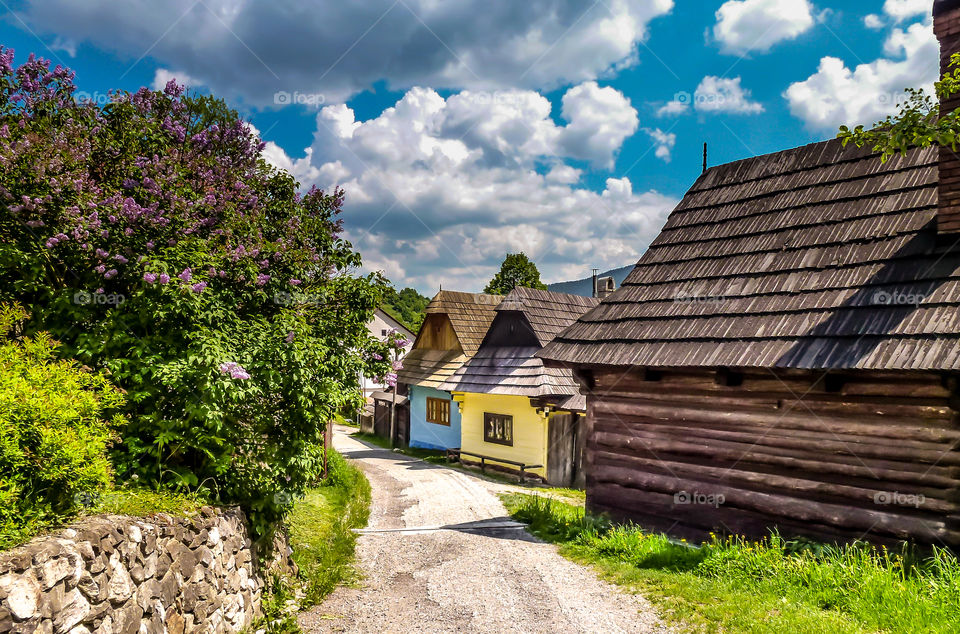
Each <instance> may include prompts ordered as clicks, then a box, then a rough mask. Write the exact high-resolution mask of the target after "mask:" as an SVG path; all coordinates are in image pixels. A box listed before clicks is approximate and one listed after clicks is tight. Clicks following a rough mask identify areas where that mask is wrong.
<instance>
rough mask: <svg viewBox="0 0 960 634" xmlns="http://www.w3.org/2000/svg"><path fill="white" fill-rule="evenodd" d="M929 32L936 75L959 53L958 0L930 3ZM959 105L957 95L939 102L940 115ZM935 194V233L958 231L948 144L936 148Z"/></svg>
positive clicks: (958, 193) (958, 178)
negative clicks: (935, 47)
mask: <svg viewBox="0 0 960 634" xmlns="http://www.w3.org/2000/svg"><path fill="white" fill-rule="evenodd" d="M933 33H934V35H936V36H937V40H938V41H939V42H940V75H941V76H942V75H943V74H944V73H946V72H947V68H948V67H949V65H950V56H951V55H953V54H954V53H960V0H936V1H935V2H934V3H933ZM957 106H960V95H953V96H952V97H950V98H949V99H944V100H943V101H941V102H940V114H941V115H944V114H946V113H948V112H951V111H953V110H954V109H956V108H957ZM937 189H938V191H937V196H938V200H939V208H938V209H937V233H938V234H941V235H950V234H960V155H958V152H954V151H953V150H952V149H951V148H949V147H941V148H940V175H939V185H938V188H937Z"/></svg>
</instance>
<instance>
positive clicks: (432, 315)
mask: <svg viewBox="0 0 960 634" xmlns="http://www.w3.org/2000/svg"><path fill="white" fill-rule="evenodd" d="M501 299H502V297H501V296H500V295H486V294H481V293H461V292H457V291H440V292H439V293H437V294H436V296H435V297H434V298H433V300H432V301H431V302H430V304H428V305H427V308H426V311H425V312H426V317H425V318H424V320H423V325H421V326H420V332H419V333H418V334H417V338H416V341H415V342H414V344H413V348H412V350H410V352H409V353H408V354H407V356H406V357H405V358H404V363H403V368H402V369H401V370H400V371H399V372H398V373H397V376H398V381H399V382H400V383H401V384H403V385H402V386H401V390H404V389H405V390H406V392H407V396H408V398H409V402H410V438H409V442H410V445H411V446H413V447H424V448H430V449H449V448H452V447H459V446H460V410H459V408H458V407H457V404H456V403H454V402H453V398H452V396H451V394H450V392H448V391H445V390H443V389H441V385H442V384H443V383H444V381H446V380H447V379H448V378H449V377H450V376H451V375H452V374H453V373H454V372H456V371H457V370H458V369H459V368H460V366H461V365H463V364H464V363H466V362H467V361H468V360H469V359H470V358H471V357H472V356H473V355H474V354H475V353H476V352H477V349H478V348H479V347H480V342H481V341H482V340H483V337H484V335H486V334H487V329H488V328H489V327H490V323H491V322H492V321H493V318H494V316H495V314H496V313H495V309H496V307H497V305H498V304H499V303H500V300H501Z"/></svg>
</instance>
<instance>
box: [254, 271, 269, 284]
mask: <svg viewBox="0 0 960 634" xmlns="http://www.w3.org/2000/svg"><path fill="white" fill-rule="evenodd" d="M269 281H270V276H269V275H264V274H263V273H261V274H260V275H258V276H257V286H263V285H264V284H266V283H267V282H269Z"/></svg>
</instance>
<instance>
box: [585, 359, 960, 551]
mask: <svg viewBox="0 0 960 634" xmlns="http://www.w3.org/2000/svg"><path fill="white" fill-rule="evenodd" d="M719 376H720V381H719V383H718V374H717V373H716V372H713V371H710V370H699V369H685V370H682V371H681V370H662V371H658V372H656V373H651V374H648V375H647V377H648V378H654V379H659V380H644V374H643V373H642V372H639V371H636V370H630V371H623V370H620V369H610V368H606V369H603V368H600V369H598V368H594V369H593V370H592V379H593V385H592V387H591V391H590V392H589V394H588V396H587V407H588V413H587V421H586V423H587V424H586V426H587V429H586V435H587V447H586V460H585V461H586V472H587V478H586V487H587V506H588V508H589V509H590V510H591V511H593V512H604V513H607V514H609V515H611V516H613V517H614V518H616V519H620V520H633V521H636V522H638V523H640V524H641V525H644V526H646V527H649V528H651V529H654V530H663V531H667V532H669V533H671V534H674V535H679V536H686V537H688V538H691V539H698V540H699V539H703V538H705V537H706V536H707V535H708V533H710V532H716V533H721V534H722V533H736V534H743V535H747V536H750V537H764V536H766V535H769V532H770V530H771V529H777V530H779V531H780V532H781V534H784V535H787V536H795V535H805V536H810V537H814V538H817V539H825V540H828V541H849V540H856V539H869V540H871V541H874V542H878V543H887V542H889V543H893V542H895V541H898V540H902V539H912V540H914V541H917V542H920V543H924V544H935V545H938V546H944V545H947V546H951V547H956V546H960V524H958V522H960V508H958V501H960V489H958V487H960V451H958V447H960V413H958V410H957V409H956V399H955V397H954V396H953V393H952V390H951V389H948V387H946V386H945V385H944V381H943V380H942V379H941V376H940V375H938V374H936V373H883V372H873V373H870V372H859V371H854V372H850V373H848V374H847V375H843V376H836V375H831V376H830V378H828V379H824V372H822V371H821V372H807V371H773V370H757V369H755V370H752V371H748V372H747V373H745V374H743V375H739V374H736V373H734V374H733V375H732V376H733V377H734V379H733V380H728V379H724V377H727V376H731V375H729V374H720V375H719ZM724 383H727V384H724ZM684 495H686V501H687V502H699V503H684V502H685V499H684ZM675 496H679V497H675ZM693 498H696V499H693Z"/></svg>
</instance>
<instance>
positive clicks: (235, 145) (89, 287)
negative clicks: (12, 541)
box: [0, 47, 391, 531]
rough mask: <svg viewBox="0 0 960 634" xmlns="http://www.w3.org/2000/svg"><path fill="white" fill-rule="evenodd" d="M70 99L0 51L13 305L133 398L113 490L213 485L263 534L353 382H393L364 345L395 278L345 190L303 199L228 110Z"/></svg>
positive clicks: (51, 76)
mask: <svg viewBox="0 0 960 634" xmlns="http://www.w3.org/2000/svg"><path fill="white" fill-rule="evenodd" d="M73 92H74V85H73V73H72V72H70V71H68V70H67V69H64V68H62V67H60V66H57V67H55V68H53V69H51V68H50V63H49V62H48V61H46V60H43V59H38V58H34V57H33V56H31V57H30V59H29V60H28V61H27V62H26V63H24V64H23V65H21V66H19V67H16V68H15V67H14V64H13V51H12V50H10V49H3V48H2V47H0V301H17V302H19V303H20V304H22V305H24V306H26V307H28V309H29V310H30V312H31V314H32V320H31V322H30V324H29V329H31V330H33V331H39V330H46V331H49V332H50V333H51V334H52V335H53V336H54V337H55V338H56V339H58V340H59V341H60V342H61V343H62V346H61V347H60V349H59V351H60V353H61V354H62V355H63V356H67V357H74V358H76V359H78V360H79V361H80V362H82V363H84V364H86V365H88V366H90V367H93V368H96V369H98V370H103V371H105V372H106V373H108V374H109V375H110V376H111V377H112V380H113V381H114V382H115V383H116V384H117V385H118V386H120V387H121V388H123V390H124V391H125V392H126V395H127V398H126V400H127V405H126V411H125V412H124V413H125V414H126V415H127V418H128V419H129V421H130V422H129V425H128V426H127V427H126V428H125V430H124V432H123V433H124V436H123V440H122V443H120V444H119V445H118V447H117V450H116V454H115V463H116V468H117V472H118V476H119V477H120V478H124V477H130V476H133V475H135V474H136V475H137V476H138V477H139V479H140V481H147V482H153V483H155V484H157V485H161V484H163V485H173V486H182V487H190V488H194V489H195V488H198V487H202V488H203V489H205V490H207V491H209V492H210V494H211V495H213V496H215V497H219V498H220V499H222V500H224V501H229V502H239V503H241V504H243V505H244V506H246V507H247V509H248V510H249V511H250V512H251V514H252V516H253V517H254V520H255V522H256V525H255V528H256V529H257V530H260V531H263V530H265V529H266V527H268V526H269V525H270V523H271V522H273V521H275V520H276V519H277V518H278V517H279V516H280V515H282V514H283V513H284V512H285V511H286V509H287V508H288V507H289V505H290V503H291V501H292V500H293V499H294V498H295V496H296V494H297V493H299V492H301V491H302V490H303V489H304V487H306V486H307V485H308V484H309V483H310V482H311V480H312V479H313V478H315V476H316V474H317V472H318V469H319V467H320V463H321V460H320V459H319V456H320V454H321V450H322V435H323V428H324V425H325V423H326V421H328V420H330V418H331V416H332V414H333V413H334V412H336V411H339V410H341V409H343V408H351V407H359V405H360V398H361V397H360V392H359V386H358V381H359V377H360V376H362V375H366V376H384V375H386V374H387V373H388V372H391V366H390V362H389V359H390V356H391V355H390V352H389V350H388V348H389V346H388V344H385V343H381V342H378V341H376V339H374V338H372V337H370V336H369V334H368V332H367V329H366V322H367V321H368V320H369V319H370V318H371V317H372V315H373V311H374V309H375V307H376V306H377V305H378V303H379V302H380V300H381V297H382V295H383V292H384V288H385V281H384V280H383V279H382V278H381V277H380V276H378V275H370V276H366V277H360V276H358V275H356V274H355V273H354V271H355V270H356V268H357V267H358V266H359V265H360V255H359V254H358V253H357V252H355V251H354V250H353V248H352V245H351V244H350V243H349V242H347V241H345V240H343V239H342V238H340V237H339V235H340V232H341V221H340V219H339V214H340V211H341V206H342V204H343V197H344V195H343V192H342V191H339V190H338V191H335V192H332V193H328V192H323V191H320V190H317V189H311V190H310V191H308V192H305V193H302V192H300V191H299V188H298V185H297V183H296V182H295V181H294V179H293V178H292V177H291V176H290V175H289V174H287V173H285V172H282V171H279V170H277V169H275V168H273V167H271V166H269V165H268V164H267V163H266V162H265V161H264V160H263V157H262V155H261V150H262V148H263V143H262V142H261V141H260V139H259V138H257V136H256V135H255V134H254V133H253V132H252V131H251V128H250V127H249V126H248V125H247V124H246V123H244V122H243V121H242V120H240V118H239V117H238V116H237V114H236V113H235V112H233V111H231V110H229V109H228V108H227V107H226V106H225V105H224V104H223V102H222V101H219V100H216V99H214V98H212V97H196V96H190V95H185V94H184V92H183V89H182V88H181V87H180V86H178V85H177V84H176V83H174V82H171V83H169V84H168V85H167V86H166V88H165V89H164V90H163V91H150V90H147V89H141V90H140V91H138V92H136V93H134V94H128V93H119V92H118V93H116V94H114V95H113V98H112V101H111V103H109V104H107V105H106V106H103V107H97V106H96V105H93V104H90V103H84V104H81V103H77V102H76V101H75V100H74V98H73ZM78 297H81V298H86V301H77V298H78ZM91 297H92V298H93V301H91V300H90V298H91ZM100 297H116V298H120V300H119V301H113V302H105V301H99V298H100Z"/></svg>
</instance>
